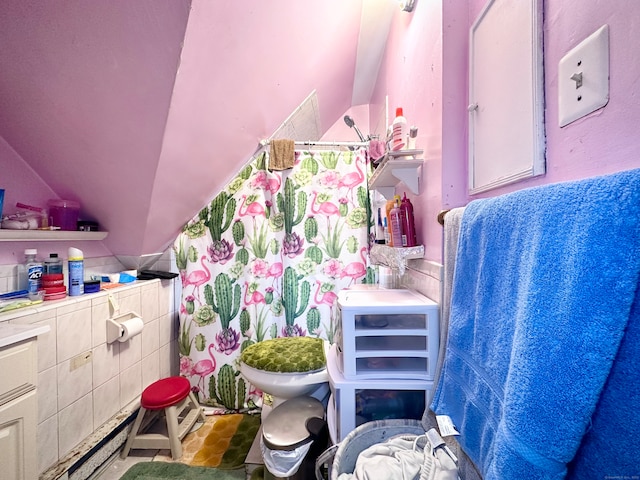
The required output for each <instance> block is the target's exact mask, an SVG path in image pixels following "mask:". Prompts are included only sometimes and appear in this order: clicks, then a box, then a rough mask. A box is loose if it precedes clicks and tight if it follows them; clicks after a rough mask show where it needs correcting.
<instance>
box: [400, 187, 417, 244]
mask: <svg viewBox="0 0 640 480" xmlns="http://www.w3.org/2000/svg"><path fill="white" fill-rule="evenodd" d="M400 216H401V217H402V233H403V234H404V235H403V242H402V244H403V245H404V246H405V247H415V246H416V245H417V244H418V241H417V239H416V223H415V218H414V216H413V205H412V204H411V200H409V199H408V198H407V193H406V192H405V193H404V195H403V196H402V202H401V203H400Z"/></svg>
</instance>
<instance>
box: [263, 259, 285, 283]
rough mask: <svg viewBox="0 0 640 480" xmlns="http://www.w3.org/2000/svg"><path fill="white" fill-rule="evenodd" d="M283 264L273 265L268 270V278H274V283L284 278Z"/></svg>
mask: <svg viewBox="0 0 640 480" xmlns="http://www.w3.org/2000/svg"><path fill="white" fill-rule="evenodd" d="M282 270H283V269H282V262H276V263H272V264H271V265H270V266H269V269H268V270H267V275H266V278H269V277H271V278H273V279H274V281H275V280H276V279H277V278H280V277H281V276H282Z"/></svg>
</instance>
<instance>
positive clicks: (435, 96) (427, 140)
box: [372, 0, 640, 261]
mask: <svg viewBox="0 0 640 480" xmlns="http://www.w3.org/2000/svg"><path fill="white" fill-rule="evenodd" d="M485 4H486V2H485V1H483V0H469V1H468V2H453V1H446V0H445V1H443V2H439V1H435V0H434V1H428V0H425V1H419V2H417V8H416V10H415V12H414V13H413V14H405V13H401V12H398V13H397V14H396V18H395V19H394V23H393V26H392V32H391V35H390V39H389V43H388V47H387V54H386V57H385V60H384V64H383V68H382V70H381V72H380V76H379V78H378V84H377V87H376V92H375V98H374V100H373V101H372V103H377V102H380V101H382V100H381V99H382V98H383V97H384V95H385V94H388V95H389V98H390V107H393V106H395V105H402V106H404V108H405V112H406V116H407V117H408V119H409V122H410V123H415V124H416V125H418V126H419V128H420V132H421V134H420V135H419V137H418V147H421V148H425V167H424V168H423V172H422V179H423V182H424V184H425V188H424V191H423V192H422V193H421V194H420V196H419V197H418V198H414V199H413V200H414V205H415V208H416V211H417V212H420V217H421V218H420V220H418V221H417V227H418V231H419V232H420V237H421V238H420V239H419V240H421V241H422V242H423V243H424V244H425V257H426V258H428V259H431V260H436V261H440V260H441V258H442V257H441V249H442V228H441V227H440V226H439V225H438V224H437V223H436V221H435V220H436V215H437V213H438V211H440V210H441V209H449V208H453V207H456V206H462V205H465V204H466V203H468V202H469V201H471V200H473V199H474V198H479V197H489V196H495V195H499V194H503V193H507V192H511V191H514V190H518V189H521V188H525V187H530V186H534V185H541V184H547V183H553V182H559V181H565V180H573V179H579V178H584V177H589V176H594V175H600V174H606V173H611V172H615V171H620V170H626V169H631V168H636V167H640V155H639V153H640V149H639V148H638V146H639V143H640V140H638V135H637V125H638V124H639V123H640V95H638V94H636V92H637V91H638V90H639V87H640V66H639V64H638V62H637V52H636V50H637V49H636V44H637V39H635V38H634V35H636V33H637V31H638V20H637V19H638V18H640V2H637V1H635V0H624V1H622V0H621V1H618V2H582V1H579V0H571V1H568V0H546V1H545V2H544V8H545V15H544V16H545V24H544V39H545V46H544V51H545V61H544V63H545V97H546V110H545V116H546V136H547V173H546V175H544V176H542V177H538V178H535V179H530V180H527V181H523V182H519V183H516V184H513V185H509V186H505V187H502V188H499V189H495V190H492V191H490V192H485V193H483V194H481V195H476V196H473V197H472V196H469V195H468V194H467V164H466V162H467V160H466V158H467V110H466V105H467V103H468V102H467V97H468V94H467V91H468V84H467V74H468V31H469V28H470V26H471V25H472V24H473V22H474V20H475V18H476V17H477V15H478V13H480V11H481V10H482V8H483V7H484V5H485ZM605 23H607V24H609V26H610V35H611V37H610V53H611V57H610V58H611V59H610V64H611V66H610V69H611V70H610V76H611V80H610V101H609V103H608V105H607V106H606V107H604V108H603V109H601V110H599V111H597V112H594V113H593V114H590V115H589V116H587V117H585V118H583V119H580V120H578V121H576V122H574V123H572V124H570V125H568V126H566V127H563V128H560V127H559V126H558V121H557V118H558V100H557V83H558V81H557V77H558V62H559V60H560V59H561V58H562V57H563V56H564V55H565V54H566V53H567V52H568V51H569V50H570V49H571V48H572V47H573V46H575V45H577V44H578V43H579V42H581V41H582V40H583V39H584V38H586V37H587V36H588V35H590V34H591V33H593V32H594V31H595V30H596V29H598V28H599V27H600V26H602V25H603V24H605ZM401 188H402V186H401ZM401 188H400V189H399V190H401Z"/></svg>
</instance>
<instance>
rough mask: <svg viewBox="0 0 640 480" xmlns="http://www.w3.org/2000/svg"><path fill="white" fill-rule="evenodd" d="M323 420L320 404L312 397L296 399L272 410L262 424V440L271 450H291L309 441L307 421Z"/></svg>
mask: <svg viewBox="0 0 640 480" xmlns="http://www.w3.org/2000/svg"><path fill="white" fill-rule="evenodd" d="M314 417H317V418H320V419H324V407H323V406H322V403H320V402H319V401H318V400H316V399H315V398H313V397H306V396H305V397H296V398H292V399H290V400H287V401H286V402H283V403H281V404H280V405H278V406H277V407H276V408H274V409H273V410H272V411H271V413H270V414H269V416H268V417H267V418H266V419H265V420H264V422H263V424H262V439H263V440H264V444H265V445H266V446H267V447H268V448H271V449H272V450H293V449H295V448H297V447H299V446H300V445H302V444H304V443H306V442H307V441H308V440H309V437H310V434H309V430H307V420H309V419H310V418H314Z"/></svg>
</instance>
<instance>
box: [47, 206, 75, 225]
mask: <svg viewBox="0 0 640 480" xmlns="http://www.w3.org/2000/svg"><path fill="white" fill-rule="evenodd" d="M47 206H48V207H49V226H50V227H60V230H77V229H78V214H79V213H80V204H79V203H78V202H75V201H73V200H57V199H52V200H49V201H48V202H47Z"/></svg>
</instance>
